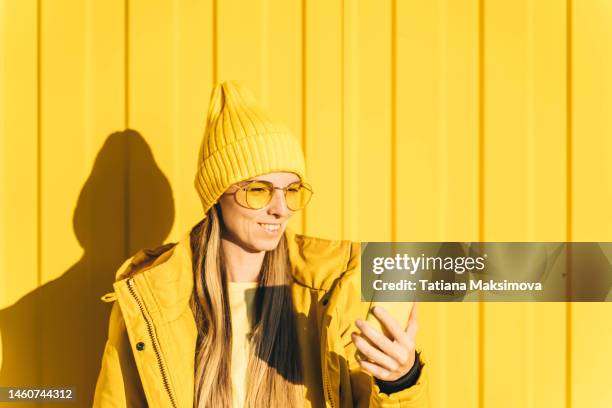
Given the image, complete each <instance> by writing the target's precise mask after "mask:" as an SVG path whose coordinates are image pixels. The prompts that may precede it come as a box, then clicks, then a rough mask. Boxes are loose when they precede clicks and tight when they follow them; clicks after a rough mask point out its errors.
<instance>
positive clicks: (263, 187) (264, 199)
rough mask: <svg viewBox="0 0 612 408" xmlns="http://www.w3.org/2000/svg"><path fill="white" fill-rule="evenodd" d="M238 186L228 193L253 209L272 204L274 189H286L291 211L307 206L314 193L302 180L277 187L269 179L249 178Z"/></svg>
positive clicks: (286, 198)
mask: <svg viewBox="0 0 612 408" xmlns="http://www.w3.org/2000/svg"><path fill="white" fill-rule="evenodd" d="M236 186H237V187H238V190H236V191H234V192H233V193H227V194H233V195H235V197H236V202H238V204H240V205H241V206H243V207H246V208H250V209H253V210H260V209H262V208H264V207H265V206H267V205H268V204H270V201H272V197H274V190H283V191H284V193H285V202H286V203H287V208H289V209H290V210H291V211H299V210H301V209H302V208H304V207H306V205H307V204H308V202H309V201H310V198H311V197H312V194H313V191H312V187H310V185H309V184H307V183H304V182H302V181H296V182H295V183H291V184H289V185H288V186H286V187H276V186H274V184H272V183H271V182H269V181H265V180H249V181H246V182H242V183H239V184H236Z"/></svg>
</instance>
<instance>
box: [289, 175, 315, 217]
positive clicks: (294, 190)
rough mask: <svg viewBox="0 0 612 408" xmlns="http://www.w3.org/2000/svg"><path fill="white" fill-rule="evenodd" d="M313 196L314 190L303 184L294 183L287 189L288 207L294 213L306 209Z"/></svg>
mask: <svg viewBox="0 0 612 408" xmlns="http://www.w3.org/2000/svg"><path fill="white" fill-rule="evenodd" d="M311 196H312V190H311V189H310V187H309V186H308V185H307V184H304V183H301V182H297V183H293V184H291V185H289V186H288V187H287V194H286V195H285V199H286V200H287V207H288V208H289V209H290V210H292V211H298V210H301V209H302V208H304V207H306V204H308V202H309V201H310V197H311Z"/></svg>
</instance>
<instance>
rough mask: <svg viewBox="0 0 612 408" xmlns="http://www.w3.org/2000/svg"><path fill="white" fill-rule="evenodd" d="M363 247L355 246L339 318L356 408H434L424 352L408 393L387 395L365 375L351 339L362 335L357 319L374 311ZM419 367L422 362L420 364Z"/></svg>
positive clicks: (354, 244) (342, 280) (340, 299)
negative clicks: (364, 287)
mask: <svg viewBox="0 0 612 408" xmlns="http://www.w3.org/2000/svg"><path fill="white" fill-rule="evenodd" d="M360 258H361V245H360V244H359V243H357V242H352V243H351V251H350V256H349V261H348V265H347V269H346V272H345V274H344V276H343V277H342V279H341V281H340V283H339V285H340V286H341V287H342V286H344V287H343V288H341V290H340V293H341V295H340V297H339V299H338V303H337V317H338V321H339V325H340V327H339V330H340V335H341V340H342V344H343V345H344V354H345V358H346V361H347V367H348V371H349V376H350V385H351V392H352V395H353V404H354V406H356V407H385V408H387V407H388V408H391V407H398V408H400V407H401V408H428V407H429V406H430V400H429V393H428V389H427V387H428V384H427V377H428V366H427V362H426V358H425V356H424V355H423V352H422V351H420V350H418V348H417V351H420V353H419V354H420V361H421V364H422V365H421V372H420V375H419V377H418V379H417V380H416V383H415V384H414V385H413V386H411V387H408V388H406V389H403V390H400V391H397V392H393V393H390V394H385V393H383V392H381V390H380V388H379V386H378V385H377V384H376V381H375V380H374V378H373V377H372V376H370V375H369V374H366V373H365V372H363V371H361V368H360V366H359V362H358V361H357V359H356V358H355V352H356V351H357V349H356V347H355V345H354V344H353V341H352V339H351V333H352V332H359V329H358V328H357V326H356V325H355V320H356V319H357V318H361V319H365V317H366V315H367V311H368V309H369V307H370V304H369V302H362V301H361V265H360ZM417 364H418V362H417Z"/></svg>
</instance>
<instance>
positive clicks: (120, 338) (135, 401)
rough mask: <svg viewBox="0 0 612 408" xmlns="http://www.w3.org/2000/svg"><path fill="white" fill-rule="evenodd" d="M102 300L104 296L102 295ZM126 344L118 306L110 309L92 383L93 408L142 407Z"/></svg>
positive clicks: (140, 394) (141, 395)
mask: <svg viewBox="0 0 612 408" xmlns="http://www.w3.org/2000/svg"><path fill="white" fill-rule="evenodd" d="M105 296H106V295H105ZM146 406H147V402H146V398H145V395H144V391H143V389H142V384H141V383H140V377H139V375H138V370H137V369H136V363H135V361H134V355H133V354H132V350H131V346H130V341H129V339H128V335H127V331H126V328H125V321H124V320H123V317H122V315H121V309H120V308H119V304H118V303H117V302H116V301H114V302H113V307H112V309H111V314H110V319H109V325H108V339H107V340H106V344H105V346H104V353H103V355H102V364H101V368H100V372H99V374H98V380H97V382H96V390H95V394H94V401H93V407H94V408H111V407H112V408H119V407H121V408H127V407H130V408H131V407H146Z"/></svg>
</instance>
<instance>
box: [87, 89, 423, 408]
mask: <svg viewBox="0 0 612 408" xmlns="http://www.w3.org/2000/svg"><path fill="white" fill-rule="evenodd" d="M304 168H305V166H304V159H303V154H302V152H301V149H300V147H299V145H298V144H297V142H296V141H295V139H294V137H293V136H292V135H290V134H289V132H288V131H287V130H286V129H285V128H284V127H282V126H280V125H278V124H276V123H274V122H272V121H271V120H270V119H269V118H268V117H267V115H266V114H265V113H264V111H263V110H262V109H261V107H259V106H258V105H257V103H256V102H255V100H254V99H253V98H252V96H251V95H250V93H249V92H248V91H247V90H245V89H244V88H241V87H240V86H239V85H237V84H235V83H233V82H226V83H223V84H220V85H218V86H217V87H216V88H215V89H214V91H213V94H212V97H211V103H210V108H209V112H208V123H207V130H206V133H205V136H204V140H203V143H202V147H201V149H200V154H199V161H198V171H197V175H196V182H195V185H196V190H197V191H198V193H199V196H200V199H201V201H202V205H203V208H204V218H203V220H202V221H201V222H200V223H198V224H197V225H196V226H195V227H194V228H192V229H191V231H189V232H188V233H186V234H185V235H184V236H183V238H182V239H181V240H180V241H179V242H178V243H176V244H166V245H164V246H162V247H159V248H156V249H154V250H142V251H140V252H138V253H137V254H136V255H134V256H133V257H132V258H130V259H129V260H127V261H126V262H125V263H124V264H123V265H122V266H121V267H120V268H119V270H118V271H117V274H116V282H115V283H114V285H113V287H114V289H115V290H114V292H111V293H109V294H106V295H105V296H103V298H102V299H103V300H104V301H107V302H112V301H115V304H114V305H113V308H112V312H111V317H110V323H109V337H108V341H107V343H106V348H105V351H104V355H103V358H102V367H101V370H100V374H99V378H98V382H97V385H96V393H95V397H94V406H95V407H140V406H156V407H166V406H167V407H175V408H176V407H198V408H200V407H213V408H217V407H242V406H245V407H266V408H267V407H276V406H281V407H302V406H306V407H350V406H360V407H361V406H362V407H367V406H385V407H394V406H396V407H425V406H428V405H429V400H428V395H427V390H426V373H427V369H426V366H425V365H424V364H423V360H422V358H421V357H420V354H419V353H416V351H415V342H414V339H415V334H416V308H415V309H413V313H412V314H411V316H410V317H409V318H408V317H407V319H406V320H407V324H406V322H398V321H396V320H395V319H394V318H393V317H391V316H390V315H389V314H388V313H386V311H385V310H384V308H380V307H377V308H375V309H374V311H373V312H374V315H375V316H376V317H377V318H378V319H379V320H380V321H381V324H382V325H383V326H384V327H385V328H386V329H387V330H388V333H389V334H390V337H387V336H386V335H385V334H383V333H381V332H379V331H378V330H376V329H375V328H373V327H372V326H370V325H369V324H368V323H366V322H365V321H364V319H365V317H366V314H367V312H368V307H369V304H368V303H367V302H360V293H359V287H360V286H359V285H360V276H359V273H360V270H359V256H360V252H359V251H360V245H359V244H358V243H354V242H350V241H331V240H325V239H320V238H314V237H308V236H304V235H300V234H296V233H294V232H293V231H292V230H291V229H290V228H287V223H288V221H289V219H290V218H291V217H292V216H293V214H294V213H295V212H296V211H299V210H301V209H302V208H304V206H306V204H307V203H308V201H309V200H310V197H311V194H312V188H311V187H310V186H309V185H308V184H307V183H306V182H305V177H304ZM357 355H360V356H361V358H357Z"/></svg>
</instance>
